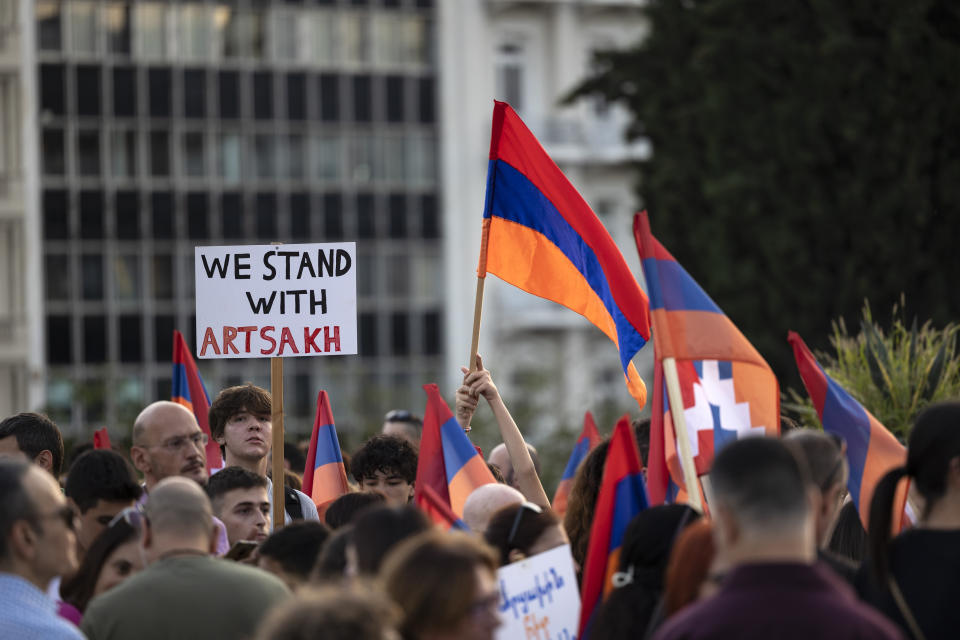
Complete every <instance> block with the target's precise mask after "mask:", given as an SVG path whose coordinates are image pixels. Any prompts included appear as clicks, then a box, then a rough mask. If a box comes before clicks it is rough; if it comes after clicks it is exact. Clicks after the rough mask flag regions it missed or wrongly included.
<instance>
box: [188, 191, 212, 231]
mask: <svg viewBox="0 0 960 640" xmlns="http://www.w3.org/2000/svg"><path fill="white" fill-rule="evenodd" d="M207 213H208V212H207V194H206V193H188V194H187V237H188V238H190V239H191V240H205V239H206V238H208V237H209V236H210V233H209V228H208V227H209V225H208V221H207Z"/></svg>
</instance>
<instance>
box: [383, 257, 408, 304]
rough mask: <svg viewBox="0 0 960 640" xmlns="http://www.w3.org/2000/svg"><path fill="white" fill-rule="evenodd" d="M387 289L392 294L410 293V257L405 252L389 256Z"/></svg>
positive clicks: (406, 294) (404, 294) (405, 294)
mask: <svg viewBox="0 0 960 640" xmlns="http://www.w3.org/2000/svg"><path fill="white" fill-rule="evenodd" d="M387 291H389V292H390V295H392V296H408V295H410V258H409V256H407V255H405V254H398V255H394V256H387Z"/></svg>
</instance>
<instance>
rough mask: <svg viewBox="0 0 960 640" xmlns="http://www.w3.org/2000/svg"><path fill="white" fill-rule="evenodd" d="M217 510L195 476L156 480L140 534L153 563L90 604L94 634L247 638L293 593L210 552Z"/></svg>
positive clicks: (87, 618) (106, 639) (86, 626)
mask: <svg viewBox="0 0 960 640" xmlns="http://www.w3.org/2000/svg"><path fill="white" fill-rule="evenodd" d="M212 514H213V512H212V509H211V507H210V500H209V499H208V498H207V496H206V494H205V493H204V492H203V490H202V489H201V488H200V486H199V485H198V484H197V483H196V482H193V481H192V480H189V479H187V478H183V477H171V478H166V479H164V480H161V481H160V482H159V483H157V485H156V486H155V487H154V489H153V491H151V492H150V497H149V499H148V500H147V506H146V516H147V517H146V518H145V519H144V522H143V537H142V540H141V544H142V546H143V550H144V553H145V556H146V561H147V563H148V564H149V566H148V567H147V568H146V569H145V570H144V571H141V572H140V573H138V574H137V575H135V576H134V577H132V578H130V579H129V580H127V581H125V582H124V583H122V584H121V585H120V586H118V587H115V588H113V589H111V590H110V591H107V592H105V593H104V594H102V595H100V596H98V597H97V598H94V600H93V601H92V602H91V603H90V606H89V607H88V608H87V611H86V613H85V614H84V617H83V624H82V627H81V628H82V629H83V631H84V633H86V634H87V637H88V638H90V640H111V639H114V638H115V639H120V638H141V639H145V640H150V639H152V638H198V639H199V638H240V637H245V636H247V635H249V634H250V631H251V629H255V628H256V627H257V625H258V624H259V622H260V620H261V619H262V618H263V616H264V615H265V614H266V613H267V611H268V610H269V609H270V608H271V607H273V606H274V605H276V604H278V603H279V602H281V601H283V600H284V599H286V598H287V597H288V596H289V593H290V592H289V590H288V589H287V587H286V585H284V584H283V582H281V581H280V580H279V579H277V578H275V577H274V576H272V575H270V574H268V573H266V572H263V571H260V570H259V569H254V568H252V567H248V566H245V565H241V564H238V563H235V562H231V561H228V560H221V559H219V558H215V557H212V556H211V555H210V554H211V552H212V551H213V549H214V547H215V530H214V527H213V526H212V525H211V517H212Z"/></svg>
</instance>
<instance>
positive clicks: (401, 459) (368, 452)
mask: <svg viewBox="0 0 960 640" xmlns="http://www.w3.org/2000/svg"><path fill="white" fill-rule="evenodd" d="M350 471H352V472H353V477H354V478H356V480H357V482H358V483H359V484H360V488H361V489H362V490H363V491H370V492H375V493H379V494H381V495H382V496H383V497H384V499H385V500H386V503H387V506H391V507H399V506H403V505H405V504H407V503H408V502H410V500H412V499H413V485H414V482H415V481H416V479H417V452H416V450H415V449H414V448H413V446H412V445H411V444H410V443H409V442H407V441H406V440H404V439H403V438H401V437H399V436H391V435H386V434H379V435H375V436H373V437H372V438H370V439H369V440H367V442H366V443H365V444H364V445H363V446H362V447H360V450H359V451H357V452H356V453H355V454H353V459H352V460H351V462H350Z"/></svg>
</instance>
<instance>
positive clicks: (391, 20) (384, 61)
mask: <svg viewBox="0 0 960 640" xmlns="http://www.w3.org/2000/svg"><path fill="white" fill-rule="evenodd" d="M402 55H403V53H402V50H401V35H400V21H399V20H398V15H397V14H395V13H384V12H377V13H375V14H374V16H373V62H374V64H376V65H377V66H378V67H390V66H396V65H397V64H399V63H401V62H402V57H401V56H402Z"/></svg>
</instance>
